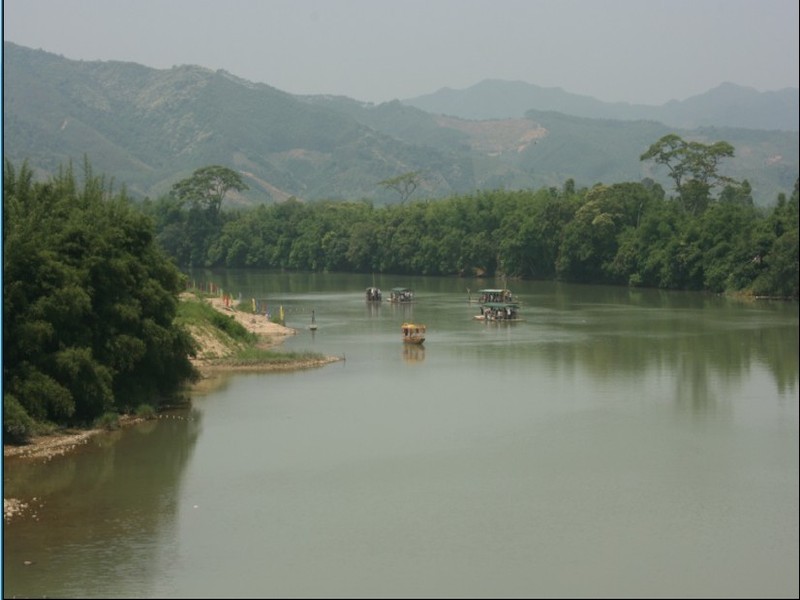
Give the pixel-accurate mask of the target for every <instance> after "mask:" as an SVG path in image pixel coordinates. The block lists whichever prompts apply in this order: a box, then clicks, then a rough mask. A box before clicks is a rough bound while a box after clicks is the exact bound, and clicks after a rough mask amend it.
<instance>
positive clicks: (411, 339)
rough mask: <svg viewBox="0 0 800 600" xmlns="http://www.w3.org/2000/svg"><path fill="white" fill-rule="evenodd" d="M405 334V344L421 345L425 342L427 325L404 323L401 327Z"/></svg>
mask: <svg viewBox="0 0 800 600" xmlns="http://www.w3.org/2000/svg"><path fill="white" fill-rule="evenodd" d="M401 331H402V332H403V343H405V344H417V345H419V344H421V343H422V342H424V341H425V331H426V327H425V325H422V324H420V323H403V325H402V326H401Z"/></svg>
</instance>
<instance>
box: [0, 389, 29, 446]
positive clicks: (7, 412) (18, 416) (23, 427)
mask: <svg viewBox="0 0 800 600" xmlns="http://www.w3.org/2000/svg"><path fill="white" fill-rule="evenodd" d="M35 429H36V424H35V422H34V420H33V419H32V418H31V417H30V415H29V414H28V413H27V412H26V411H25V409H24V408H23V406H22V404H20V403H19V400H17V399H16V397H14V396H12V395H11V394H4V395H3V436H4V437H5V438H6V440H7V441H9V442H11V443H12V444H24V443H26V442H27V441H28V440H29V439H30V437H31V435H33V433H34V431H35ZM4 441H5V440H4Z"/></svg>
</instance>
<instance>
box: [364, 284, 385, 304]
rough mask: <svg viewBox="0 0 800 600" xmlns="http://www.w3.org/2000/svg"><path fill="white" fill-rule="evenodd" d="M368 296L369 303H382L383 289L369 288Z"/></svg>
mask: <svg viewBox="0 0 800 600" xmlns="http://www.w3.org/2000/svg"><path fill="white" fill-rule="evenodd" d="M366 295H367V302H380V301H381V300H383V292H381V288H377V287H368V288H367V292H366Z"/></svg>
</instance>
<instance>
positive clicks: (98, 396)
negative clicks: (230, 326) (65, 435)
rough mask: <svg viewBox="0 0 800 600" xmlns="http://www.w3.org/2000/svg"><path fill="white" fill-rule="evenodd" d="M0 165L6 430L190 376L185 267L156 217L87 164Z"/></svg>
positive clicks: (135, 396)
mask: <svg viewBox="0 0 800 600" xmlns="http://www.w3.org/2000/svg"><path fill="white" fill-rule="evenodd" d="M84 179H85V182H84V184H83V185H82V186H81V185H78V183H77V181H76V177H75V175H74V174H73V172H72V170H71V168H70V169H66V170H63V171H61V172H60V173H59V174H58V175H55V176H53V177H52V178H51V179H50V180H49V181H47V182H45V183H34V182H33V181H32V173H31V171H30V170H29V169H27V168H26V166H24V165H23V167H22V168H21V169H20V170H19V172H16V171H15V169H14V168H13V167H12V166H11V165H9V164H8V163H7V162H6V163H5V165H4V169H3V435H4V439H5V440H7V441H24V440H25V439H27V438H28V437H29V435H31V434H32V433H34V432H35V431H41V426H42V425H45V426H46V425H47V424H51V425H59V426H63V425H75V426H81V425H91V424H92V423H93V422H94V421H95V420H96V419H99V418H101V417H102V416H104V415H112V414H120V413H126V412H133V411H134V410H135V409H136V408H138V407H140V406H142V405H149V406H157V405H158V404H159V400H160V399H168V398H169V397H170V396H171V395H172V394H173V393H175V392H176V391H178V390H179V388H180V386H181V385H182V384H183V383H184V382H185V381H186V380H188V379H191V378H192V377H193V376H194V370H193V367H192V365H191V363H190V362H189V356H190V354H191V353H192V352H193V351H194V349H193V345H194V341H193V340H192V338H191V336H190V335H189V334H188V333H187V332H186V331H185V330H183V329H182V328H180V327H178V326H177V325H176V324H175V315H176V309H177V303H178V293H179V291H181V290H182V289H183V282H182V278H181V274H180V272H179V271H178V269H177V268H176V267H175V266H174V264H173V263H172V261H170V260H169V259H168V257H167V256H166V255H165V254H164V253H163V252H162V251H161V249H160V248H159V247H158V246H157V244H156V242H155V239H154V233H153V227H152V223H151V222H150V221H149V219H148V218H147V217H145V216H144V215H143V214H142V213H141V212H140V211H138V210H136V209H135V208H134V207H133V205H132V204H131V202H130V201H129V200H128V199H127V198H126V197H125V194H124V193H122V194H116V195H115V194H113V193H111V191H110V188H109V186H108V185H106V182H105V180H104V178H102V177H95V176H94V175H92V173H91V169H90V168H89V167H88V165H87V167H86V170H85V177H84Z"/></svg>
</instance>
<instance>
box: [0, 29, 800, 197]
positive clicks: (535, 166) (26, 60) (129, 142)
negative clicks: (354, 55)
mask: <svg viewBox="0 0 800 600" xmlns="http://www.w3.org/2000/svg"><path fill="white" fill-rule="evenodd" d="M3 52H4V55H3V67H4V69H3V76H4V94H5V98H4V104H3V137H4V148H3V153H4V157H5V158H7V159H9V160H11V162H12V163H13V164H20V163H21V162H22V161H23V160H27V161H28V163H29V165H30V166H31V167H32V168H34V170H35V172H37V173H38V174H41V175H44V174H46V173H52V172H55V170H57V169H58V167H59V166H60V165H64V164H67V163H68V162H69V161H72V163H73V164H74V165H75V166H76V168H80V166H81V163H82V161H83V157H84V155H85V156H86V157H87V158H88V160H89V162H90V163H91V165H92V168H93V170H94V171H95V173H104V174H107V175H109V176H111V177H114V180H115V183H116V184H117V185H118V186H121V185H123V184H124V185H125V186H126V188H127V189H128V192H129V193H130V194H131V195H132V196H134V197H145V196H149V197H157V196H159V195H161V194H165V193H167V192H168V191H169V189H170V187H171V185H172V184H173V183H175V182H176V181H178V180H179V179H181V178H183V177H186V176H188V175H189V174H190V173H191V172H192V171H193V170H195V169H197V168H199V167H202V166H206V165H209V164H221V165H226V166H229V167H231V168H235V169H237V170H239V171H240V172H241V173H242V174H243V177H244V180H245V181H246V183H247V184H248V186H249V187H250V190H248V191H246V192H245V193H244V194H242V195H240V196H238V197H233V198H231V201H232V203H233V204H234V205H235V204H237V203H238V204H240V205H251V204H255V203H261V202H280V201H283V200H285V199H286V198H289V197H291V196H294V197H297V198H299V199H301V200H317V199H323V198H330V199H346V200H359V199H367V200H371V201H373V202H375V203H376V204H382V203H390V202H395V201H397V195H396V194H395V193H394V192H392V191H391V190H388V189H386V188H385V187H384V186H381V185H380V183H379V182H380V181H382V180H384V179H387V178H391V177H394V176H397V175H400V174H403V173H407V172H409V171H416V172H418V173H420V175H421V176H422V178H423V182H422V185H421V186H420V189H419V190H418V191H417V192H416V193H415V195H414V198H423V197H427V198H439V197H445V196H448V195H452V194H464V193H472V192H475V191H477V190H481V189H497V188H504V189H522V188H536V189H538V188H541V187H561V186H562V185H563V184H564V182H565V181H566V180H567V179H573V180H574V182H575V184H576V185H577V186H578V187H582V186H591V185H594V184H596V183H600V182H602V183H616V182H622V181H639V180H641V179H642V178H644V177H650V178H652V179H654V180H656V181H658V182H659V183H662V185H664V186H665V188H668V186H669V180H668V178H667V177H666V173H662V172H659V171H658V170H657V169H653V166H652V165H649V164H645V163H642V162H641V161H640V160H639V156H640V155H641V154H642V153H643V152H644V151H645V150H646V149H647V148H648V147H649V146H650V145H651V144H652V143H654V142H655V141H657V140H658V139H659V138H660V137H662V136H663V135H666V134H668V133H677V134H678V135H680V136H682V137H684V138H685V139H691V140H697V141H701V142H704V143H710V142H714V141H719V140H725V141H727V142H729V143H731V144H732V145H733V146H734V148H735V152H736V156H735V157H734V158H733V159H731V160H730V161H726V163H725V164H724V165H723V167H722V169H721V170H722V171H723V172H724V174H728V175H730V176H732V177H735V178H737V179H747V180H748V181H749V182H750V184H751V186H752V188H753V196H754V199H755V201H756V202H757V203H759V204H764V205H766V204H771V203H773V202H774V201H775V199H776V197H777V194H778V193H780V192H783V193H787V194H788V193H790V192H791V189H792V186H793V185H794V182H795V180H796V179H797V176H798V165H799V162H800V161H799V160H798V129H800V128H799V127H798V114H799V113H800V110H799V109H798V90H797V89H786V90H781V91H779V92H757V91H755V90H752V89H748V88H742V87H740V86H736V85H734V84H723V85H721V86H719V87H717V88H715V89H714V90H710V91H709V92H707V93H706V94H703V95H700V96H695V97H693V98H689V99H687V100H685V101H682V102H677V101H672V102H669V103H667V104H664V105H662V106H659V107H652V106H641V105H630V104H625V103H613V104H610V103H604V102H601V101H598V100H595V99H593V98H589V97H586V96H578V95H575V94H569V93H568V92H565V91H563V90H560V89H555V88H541V87H538V86H535V85H532V84H526V83H522V82H508V81H497V80H487V81H483V82H480V83H478V84H476V85H474V86H472V87H470V88H467V89H465V90H460V91H459V90H448V89H443V90H439V91H438V92H435V93H433V94H429V95H426V96H420V97H418V98H411V99H406V100H403V101H394V102H388V103H383V104H379V105H373V104H370V103H365V102H360V101H358V100H356V99H351V98H346V97H340V96H298V95H292V94H288V93H285V92H282V91H280V90H278V89H276V88H273V87H271V86H269V85H265V84H261V83H253V82H249V81H246V80H244V79H241V78H238V77H236V76H234V75H232V74H230V73H228V72H226V71H212V70H210V69H205V68H203V67H198V66H180V67H173V68H172V69H161V70H159V69H152V68H149V67H144V66H142V65H138V64H135V63H123V62H114V61H74V60H70V59H67V58H64V57H61V56H58V55H55V54H52V53H48V52H44V51H41V50H33V49H30V48H25V47H23V46H18V45H16V44H12V43H9V42H4V45H3ZM668 191H669V190H668Z"/></svg>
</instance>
